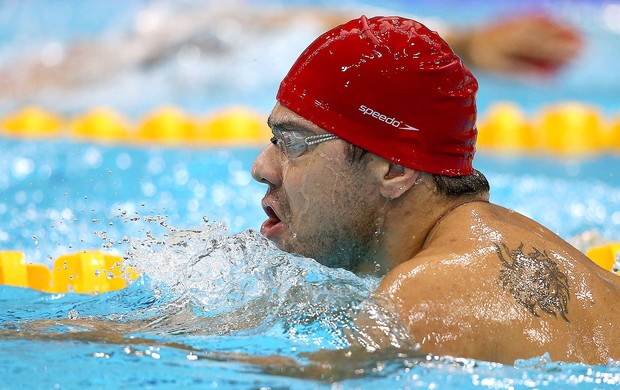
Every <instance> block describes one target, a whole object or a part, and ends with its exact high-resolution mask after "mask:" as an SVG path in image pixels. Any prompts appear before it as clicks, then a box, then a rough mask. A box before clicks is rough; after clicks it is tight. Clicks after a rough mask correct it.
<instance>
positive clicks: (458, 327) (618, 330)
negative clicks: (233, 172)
mask: <svg viewBox="0 0 620 390" xmlns="http://www.w3.org/2000/svg"><path fill="white" fill-rule="evenodd" d="M477 88H478V84H477V81H476V79H475V78H474V76H473V75H472V74H471V73H470V71H469V70H468V69H467V67H466V66H465V65H464V64H463V63H462V61H461V60H460V59H459V58H458V57H457V56H456V55H455V54H454V53H453V51H452V50H451V49H450V47H449V46H448V45H447V44H446V43H445V42H444V41H443V40H442V39H441V38H440V37H439V36H438V35H437V34H436V33H434V32H432V31H430V30H428V29H427V28H426V27H425V26H423V25H421V24H420V23H418V22H416V21H413V20H408V19H403V18H400V17H387V18H385V17H376V18H371V19H367V18H366V17H361V18H360V19H356V20H352V21H350V22H348V23H346V24H344V25H341V26H339V27H336V28H334V29H332V30H330V31H328V32H326V33H325V34H323V35H321V36H320V37H319V38H318V39H317V40H316V41H315V42H313V43H312V44H311V45H310V46H309V47H308V48H307V49H306V50H305V51H304V52H303V53H302V54H301V56H300V57H299V59H298V60H297V62H296V63H295V64H294V65H293V67H292V69H291V70H290V72H289V73H288V75H287V76H286V77H285V78H284V80H283V81H282V83H281V85H280V89H279V91H278V94H277V104H276V106H275V108H274V109H273V111H272V113H271V115H270V117H269V121H268V122H269V126H270V127H271V129H272V131H273V135H274V136H273V138H272V144H270V145H269V146H267V147H266V148H265V150H264V151H263V152H262V153H261V154H260V156H259V157H258V158H257V159H256V161H255V163H254V167H253V169H252V174H253V177H254V178H255V179H256V180H258V181H260V182H262V183H265V184H267V186H268V190H267V194H266V195H265V197H264V198H263V201H262V205H263V208H264V210H265V212H266V214H267V216H268V219H267V221H265V223H264V224H263V225H262V227H261V232H262V233H263V234H264V235H265V236H266V237H268V238H269V239H270V240H272V241H273V242H274V243H275V244H276V245H277V246H278V247H279V248H281V249H283V250H285V251H288V252H292V253H297V254H300V255H303V256H307V257H312V258H314V259H316V260H317V261H319V262H320V263H322V264H324V265H327V266H330V267H342V268H346V269H348V270H351V271H353V272H356V273H377V274H379V275H382V276H384V277H383V280H382V282H381V284H380V285H379V288H378V291H377V294H378V295H380V296H385V297H388V298H389V299H390V300H391V301H392V302H393V303H394V305H395V307H396V310H397V312H398V314H399V316H400V318H401V320H402V321H403V323H404V325H405V326H406V328H407V329H408V330H409V332H410V334H411V337H412V338H413V340H414V341H415V342H416V343H419V345H420V349H421V351H422V352H428V353H435V354H448V355H455V356H461V357H472V358H476V359H481V360H488V361H497V362H502V363H508V364H512V363H513V362H514V361H515V359H518V358H529V357H534V356H540V355H542V354H544V353H545V352H548V353H549V354H550V356H551V358H552V359H553V360H562V361H579V362H585V363H588V364H600V363H607V361H608V359H609V358H613V359H620V344H619V343H618V342H617V340H618V339H619V338H620V325H619V324H618V320H617V319H618V318H619V316H620V306H619V305H618V303H619V302H620V278H619V277H618V276H615V275H613V274H612V273H610V272H608V271H606V270H603V269H602V268H600V267H599V266H597V265H596V264H595V263H593V262H592V261H591V260H589V259H588V258H587V257H586V256H584V255H583V254H582V253H580V252H579V251H578V250H577V249H575V248H573V247H572V246H571V245H569V244H568V243H567V242H565V241H564V240H562V239H561V238H559V237H558V236H557V235H555V234H554V233H552V232H551V231H549V230H548V229H546V228H545V227H543V226H541V225H540V224H538V223H536V222H534V221H532V220H531V219H529V218H527V217H525V216H523V215H520V214H518V213H516V212H514V211H512V210H507V209H505V208H503V207H501V206H498V205H495V204H492V203H490V202H489V185H488V182H487V180H486V179H485V177H484V176H483V175H482V174H481V173H480V172H478V171H476V170H474V169H473V168H472V160H473V157H474V152H475V141H476V133H477V131H476V127H475V121H476V106H475V95H476V91H477Z"/></svg>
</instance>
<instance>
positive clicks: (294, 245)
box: [252, 104, 380, 271]
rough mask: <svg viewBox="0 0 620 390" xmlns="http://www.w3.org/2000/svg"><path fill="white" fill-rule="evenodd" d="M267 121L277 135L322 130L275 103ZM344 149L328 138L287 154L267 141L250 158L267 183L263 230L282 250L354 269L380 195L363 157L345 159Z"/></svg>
mask: <svg viewBox="0 0 620 390" xmlns="http://www.w3.org/2000/svg"><path fill="white" fill-rule="evenodd" d="M269 123H270V126H271V127H272V130H273V131H274V134H276V135H279V136H281V135H282V134H286V132H292V134H289V135H290V136H292V137H296V138H303V137H307V136H314V135H320V134H326V133H327V132H326V131H324V130H323V129H321V128H319V127H318V126H316V125H314V124H313V123H312V122H310V121H308V120H306V119H304V118H302V117H301V116H299V115H297V114H295V113H294V112H292V111H290V110H289V109H287V108H285V107H284V106H282V105H280V104H277V105H276V106H275V108H274V109H273V111H272V113H271V116H270V118H269ZM277 142H278V143H279V142H280V141H277ZM347 148H348V144H347V143H346V142H345V141H343V140H341V139H333V140H329V141H325V142H321V143H319V144H316V145H313V146H310V147H308V149H307V150H306V151H305V153H303V154H302V155H299V156H291V155H287V153H286V150H285V148H282V147H280V146H278V145H277V144H273V143H272V144H270V145H268V146H267V147H266V148H265V150H263V151H262V153H261V154H260V155H259V156H258V158H257V159H256V161H255V162H254V166H253V167H252V176H253V177H254V179H255V180H257V181H259V182H262V183H265V184H267V185H268V189H267V194H266V195H265V197H264V198H263V201H262V206H263V209H264V210H265V213H266V214H267V216H268V219H267V220H266V221H265V222H264V223H263V225H262V226H261V233H262V234H263V235H265V236H266V237H267V238H268V239H270V240H272V241H273V242H274V243H275V244H276V245H277V246H278V247H279V248H280V249H282V250H285V251H287V252H291V253H296V254H300V255H303V256H306V257H311V258H314V259H316V260H317V261H319V262H320V263H322V264H324V265H327V266H330V267H339V268H346V269H350V270H353V271H354V270H355V269H356V268H357V263H358V262H359V261H361V260H363V258H364V257H366V256H368V255H370V253H368V251H369V250H370V247H371V246H372V243H373V235H374V232H375V225H376V222H375V219H376V218H375V214H374V211H375V210H376V209H377V207H379V206H378V204H379V200H380V196H379V195H378V193H377V194H375V193H376V191H373V184H372V183H371V180H370V179H369V177H370V175H367V174H366V172H365V170H366V168H365V164H364V162H363V161H362V162H355V163H351V162H350V161H348V160H347V158H346V150H347Z"/></svg>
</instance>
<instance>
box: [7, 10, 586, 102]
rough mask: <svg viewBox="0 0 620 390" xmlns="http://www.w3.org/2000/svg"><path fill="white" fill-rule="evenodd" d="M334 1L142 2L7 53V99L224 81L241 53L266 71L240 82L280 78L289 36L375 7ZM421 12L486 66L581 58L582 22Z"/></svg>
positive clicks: (536, 67) (534, 66) (301, 40)
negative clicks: (454, 18) (102, 21)
mask: <svg viewBox="0 0 620 390" xmlns="http://www.w3.org/2000/svg"><path fill="white" fill-rule="evenodd" d="M333 8H334V7H326V6H316V7H312V6H297V7H290V6H289V7H280V6H278V5H273V4H272V5H265V4H259V5H257V4H256V3H254V4H251V3H246V2H243V1H232V2H227V3H226V4H222V2H219V1H210V2H195V1H191V2H180V3H173V2H170V1H155V2H150V3H148V4H147V5H145V6H143V7H142V8H140V9H138V11H137V12H135V16H134V17H133V19H132V20H131V21H130V22H129V23H128V26H124V27H122V28H118V26H116V27H115V28H114V29H111V30H108V31H106V32H104V33H103V34H101V35H100V36H99V37H95V38H91V39H84V38H81V39H80V40H76V41H75V42H73V43H71V44H65V43H61V42H57V41H53V40H52V41H50V42H47V43H43V44H42V46H41V47H38V48H33V47H26V48H25V49H24V50H23V52H22V53H13V56H12V57H13V58H9V59H6V58H5V60H4V61H2V62H0V71H1V78H0V108H2V104H3V103H4V104H16V103H17V104H20V103H21V104H24V103H30V104H31V103H32V102H35V101H36V102H41V101H42V102H43V104H45V100H46V98H47V100H48V101H53V100H54V99H55V97H56V95H55V93H67V92H68V91H75V90H76V89H79V88H94V87H96V85H97V84H98V83H101V82H102V81H109V80H110V79H111V78H117V81H118V83H120V84H123V83H131V82H133V83H136V78H135V77H124V75H126V74H127V73H131V72H137V73H141V74H143V76H142V77H144V75H145V74H146V75H148V73H149V72H150V71H151V70H152V69H155V68H158V69H159V71H158V74H157V75H156V76H154V77H155V78H161V77H164V78H166V77H168V78H171V79H172V80H173V81H174V82H173V83H172V84H173V85H174V88H176V89H177V91H176V92H177V93H178V94H181V93H183V91H191V90H196V89H200V88H205V89H209V88H213V87H217V86H214V85H213V83H214V81H213V80H214V79H216V80H217V79H218V77H217V76H215V77H213V73H216V74H217V72H221V71H222V68H225V69H228V68H230V66H235V65H234V64H235V62H245V63H247V62H256V66H257V71H256V73H253V74H246V75H245V76H241V77H240V78H239V80H237V81H236V82H239V83H245V84H249V85H252V84H256V83H260V81H257V80H256V79H259V78H261V77H262V74H261V72H262V71H263V69H264V67H265V66H268V67H271V68H275V69H274V72H273V73H274V79H279V78H280V77H281V76H282V75H283V74H284V73H285V72H286V70H287V69H286V66H285V65H283V64H288V63H289V62H290V61H288V60H287V58H279V57H280V52H281V51H279V50H278V46H279V45H287V46H289V45H299V46H300V47H303V46H305V45H306V44H307V43H309V42H310V41H311V39H312V37H314V36H316V34H318V33H319V32H321V31H324V30H325V29H326V28H327V27H331V26H334V25H337V24H340V23H342V22H344V21H346V20H349V19H350V18H351V17H356V16H359V14H360V12H365V11H366V9H363V10H361V9H349V8H343V7H338V8H336V9H333ZM356 8H360V7H356ZM381 11H383V12H389V11H386V10H379V13H380V12H381ZM375 13H376V12H375ZM419 19H421V20H423V21H424V22H425V23H427V24H428V25H430V26H431V28H433V29H435V30H437V31H439V32H440V33H441V34H442V36H444V37H445V38H446V40H447V41H448V42H449V43H450V45H451V46H452V47H453V48H454V49H455V51H456V52H457V53H458V54H459V55H460V56H461V57H462V58H463V59H464V60H465V61H466V62H467V63H468V64H469V65H470V66H471V67H473V68H474V69H477V70H478V71H485V72H493V73H499V74H503V75H509V76H512V77H514V76H528V77H529V76H531V75H549V74H552V73H554V72H556V71H557V70H559V69H560V68H562V67H563V66H565V65H566V64H568V63H569V62H570V61H572V60H574V59H575V58H576V57H577V56H578V54H579V52H580V50H581V48H582V41H583V40H582V38H581V36H580V33H579V32H578V31H577V30H576V29H574V28H573V27H571V26H569V25H568V24H567V23H564V22H562V21H561V20H555V19H553V18H551V17H550V16H548V15H545V14H544V13H542V12H533V13H520V14H517V15H512V16H510V17H505V18H501V19H498V20H492V21H489V22H487V23H479V24H478V25H477V26H474V27H468V28H456V27H451V26H448V25H447V23H445V22H442V21H440V20H425V19H424V18H419ZM291 31H294V32H295V34H294V35H295V36H294V37H291ZM278 36H279V37H280V40H279V39H278V38H277V37H278ZM291 38H292V39H291ZM281 39H285V40H281ZM259 57H265V58H268V60H261V59H260V58H259ZM205 58H210V59H212V60H213V61H215V65H218V66H219V67H218V66H215V65H214V66H208V65H209V64H208V63H207V64H206V65H207V66H200V67H198V66H195V65H196V64H199V63H201V61H203V60H204V59H205ZM274 58H275V60H274ZM278 63H280V65H278ZM224 64H229V65H230V66H226V65H224ZM202 65H205V64H204V62H203V63H202ZM222 65H224V66H222ZM162 67H163V68H164V71H161V68H162ZM280 68H281V69H280ZM201 73H202V75H201ZM246 73H247V72H246ZM134 74H135V73H134ZM206 74H209V75H210V77H208V78H207V76H206ZM127 79H130V80H129V81H128V80H127ZM137 80H140V78H138V79H137ZM229 81H230V80H229ZM220 82H222V81H221V80H220ZM233 82H235V81H233ZM147 83H149V84H151V83H150V82H148V81H147ZM221 87H229V86H224V85H222V86H221ZM106 88H110V87H109V86H108V87H106ZM136 88H137V89H139V90H140V91H143V88H140V87H138V86H136ZM167 88H170V87H169V86H168V87H167ZM64 97H65V98H66V96H64ZM127 98H128V97H127V96H125V97H122V98H121V97H118V99H127ZM142 98H144V95H143V96H142ZM8 102H10V103H8ZM95 103H96V102H95Z"/></svg>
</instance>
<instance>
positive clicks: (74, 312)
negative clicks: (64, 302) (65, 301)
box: [68, 309, 80, 320]
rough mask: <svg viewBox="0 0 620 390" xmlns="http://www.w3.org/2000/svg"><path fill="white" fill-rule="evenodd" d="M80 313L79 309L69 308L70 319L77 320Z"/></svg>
mask: <svg viewBox="0 0 620 390" xmlns="http://www.w3.org/2000/svg"><path fill="white" fill-rule="evenodd" d="M79 316H80V314H79V313H78V312H77V310H75V309H71V310H69V316H68V317H69V319H70V320H77V319H78V318H79Z"/></svg>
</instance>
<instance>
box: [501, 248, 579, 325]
mask: <svg viewBox="0 0 620 390" xmlns="http://www.w3.org/2000/svg"><path fill="white" fill-rule="evenodd" d="M495 246H496V250H497V256H498V257H499V259H500V261H501V263H502V266H503V267H504V268H503V269H501V270H500V272H499V283H500V285H501V286H502V288H503V289H504V290H508V291H510V293H511V294H512V296H513V297H514V299H515V300H516V301H517V303H519V304H520V305H521V306H523V307H525V308H526V309H527V310H528V311H529V312H530V313H532V314H533V315H535V316H536V317H540V315H539V314H538V310H542V311H544V312H545V313H548V314H551V315H553V316H556V317H557V315H558V314H560V315H561V316H562V318H563V319H564V320H565V321H567V322H569V320H568V317H567V315H568V301H569V299H570V287H569V284H568V278H567V277H566V275H565V274H564V273H562V271H560V269H559V268H558V265H557V264H556V263H555V262H554V261H553V260H551V258H549V255H547V253H546V252H545V251H542V252H541V251H539V250H538V249H536V248H534V247H532V251H531V252H530V253H523V243H521V245H519V247H518V248H517V249H514V250H510V249H508V247H507V246H506V244H504V243H502V244H501V246H500V245H498V244H495Z"/></svg>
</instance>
